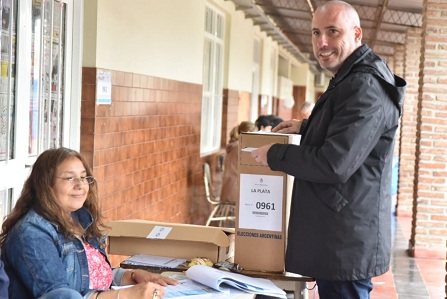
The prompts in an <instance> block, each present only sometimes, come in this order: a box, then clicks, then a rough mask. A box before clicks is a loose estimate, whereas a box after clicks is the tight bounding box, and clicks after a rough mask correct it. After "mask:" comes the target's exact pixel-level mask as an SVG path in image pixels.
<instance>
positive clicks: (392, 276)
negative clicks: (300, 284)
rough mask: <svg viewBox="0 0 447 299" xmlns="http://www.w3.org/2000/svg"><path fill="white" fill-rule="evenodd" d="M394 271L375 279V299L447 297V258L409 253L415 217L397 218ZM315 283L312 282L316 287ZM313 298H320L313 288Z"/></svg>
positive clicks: (372, 294) (393, 256)
mask: <svg viewBox="0 0 447 299" xmlns="http://www.w3.org/2000/svg"><path fill="white" fill-rule="evenodd" d="M395 220H396V221H395V223H394V228H395V229H394V232H395V234H394V243H393V255H392V259H391V270H390V271H388V272H387V273H385V274H384V275H382V276H379V277H375V278H374V279H373V283H374V289H373V291H372V292H371V299H444V298H446V294H445V275H446V261H445V260H431V259H421V258H411V257H409V256H408V255H407V253H406V250H407V248H408V240H409V237H410V230H411V219H410V218H408V217H396V218H395ZM313 285H314V284H309V287H312V286H313ZM309 299H319V297H318V292H316V291H309Z"/></svg>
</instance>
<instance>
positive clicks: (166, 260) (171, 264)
mask: <svg viewBox="0 0 447 299" xmlns="http://www.w3.org/2000/svg"><path fill="white" fill-rule="evenodd" d="M126 262H129V263H134V264H137V265H148V266H154V267H160V268H176V267H178V266H179V265H181V264H183V263H184V262H186V259H177V258H172V257H165V256H155V255H147V254H137V255H134V256H131V257H130V258H128V259H126Z"/></svg>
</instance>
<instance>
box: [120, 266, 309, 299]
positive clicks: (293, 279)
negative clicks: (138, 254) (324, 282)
mask: <svg viewBox="0 0 447 299" xmlns="http://www.w3.org/2000/svg"><path fill="white" fill-rule="evenodd" d="M120 266H121V267H122V268H125V269H144V270H147V271H151V272H155V273H162V272H165V271H173V272H183V271H186V270H188V268H187V267H185V266H179V267H177V268H169V269H167V268H160V267H152V266H148V265H137V264H134V263H128V262H127V261H126V260H124V261H123V262H121V264H120ZM238 273H240V274H243V275H247V276H250V277H258V278H265V279H268V280H270V281H272V282H273V283H274V284H275V285H277V286H278V287H279V288H281V289H284V290H287V291H293V292H294V299H308V292H307V288H306V282H312V281H315V280H314V279H313V278H311V277H307V276H302V275H299V274H294V273H289V272H284V273H271V272H257V271H247V270H242V271H241V272H238Z"/></svg>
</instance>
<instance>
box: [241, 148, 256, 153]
mask: <svg viewBox="0 0 447 299" xmlns="http://www.w3.org/2000/svg"><path fill="white" fill-rule="evenodd" d="M257 149H258V148H257V147H244V148H243V149H242V151H243V152H250V153H251V152H252V151H254V150H257Z"/></svg>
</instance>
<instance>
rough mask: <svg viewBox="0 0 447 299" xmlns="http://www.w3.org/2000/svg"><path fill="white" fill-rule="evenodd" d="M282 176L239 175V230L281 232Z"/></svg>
mask: <svg viewBox="0 0 447 299" xmlns="http://www.w3.org/2000/svg"><path fill="white" fill-rule="evenodd" d="M283 180H284V178H283V177H282V176H277V175H259V174H241V175H240V193H239V202H240V205H239V228H241V229H257V230H267V231H278V232H279V231H281V230H282V210H283V206H282V205H283Z"/></svg>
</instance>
